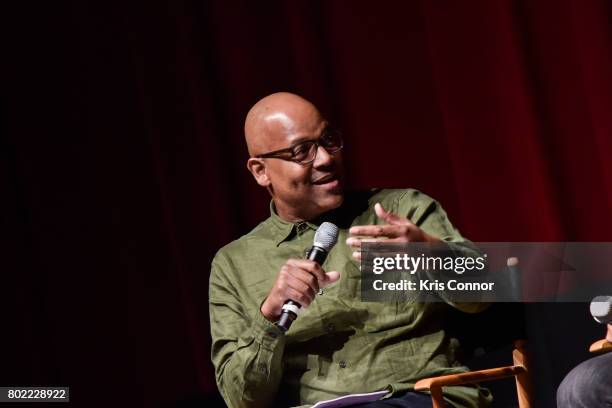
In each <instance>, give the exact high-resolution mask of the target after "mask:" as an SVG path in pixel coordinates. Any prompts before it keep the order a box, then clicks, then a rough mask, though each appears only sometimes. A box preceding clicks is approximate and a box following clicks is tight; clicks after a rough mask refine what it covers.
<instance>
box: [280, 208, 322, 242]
mask: <svg viewBox="0 0 612 408" xmlns="http://www.w3.org/2000/svg"><path fill="white" fill-rule="evenodd" d="M270 219H271V220H272V225H273V227H274V228H275V230H276V231H275V234H274V244H275V245H276V246H279V245H280V244H281V243H283V242H285V241H288V240H290V239H292V238H293V237H294V236H295V235H296V234H297V232H298V230H304V229H306V228H310V229H312V230H315V231H316V230H317V228H319V225H320V222H318V221H299V222H291V221H287V220H283V219H282V218H281V217H279V215H278V214H277V213H276V208H274V201H272V200H270Z"/></svg>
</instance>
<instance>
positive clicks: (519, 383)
mask: <svg viewBox="0 0 612 408" xmlns="http://www.w3.org/2000/svg"><path fill="white" fill-rule="evenodd" d="M525 347H526V342H525V341H524V340H518V341H516V342H515V343H514V351H513V352H512V359H513V363H514V364H513V365H511V366H506V367H497V368H490V369H487V370H478V371H469V372H467V373H461V374H450V375H443V376H440V377H431V378H424V379H422V380H420V381H418V382H417V383H416V384H415V385H414V389H415V391H429V392H430V393H431V402H432V405H433V408H444V407H445V404H446V403H445V402H444V398H443V395H442V387H445V386H451V385H463V384H474V383H478V382H482V381H493V380H499V379H503V378H510V377H514V378H515V380H516V392H517V397H518V403H519V408H531V401H532V398H531V395H532V394H531V381H530V379H529V365H528V359H527V352H526V349H525Z"/></svg>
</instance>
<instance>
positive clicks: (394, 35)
mask: <svg viewBox="0 0 612 408" xmlns="http://www.w3.org/2000/svg"><path fill="white" fill-rule="evenodd" d="M11 11H13V12H7V13H5V14H4V17H5V20H6V24H5V27H6V28H7V34H6V35H5V43H6V44H5V57H4V58H3V60H4V62H5V65H6V67H7V69H6V71H5V75H4V80H5V86H4V89H5V90H6V91H5V92H6V93H5V95H7V97H8V110H7V115H6V118H7V122H6V123H7V132H6V133H5V135H6V137H3V138H2V141H1V142H0V143H1V149H0V154H1V155H2V159H3V160H2V163H3V164H2V171H1V172H0V174H1V179H0V180H1V181H2V185H3V186H4V187H3V189H4V190H5V191H6V194H3V200H2V201H3V207H4V211H3V215H2V217H3V221H4V224H5V225H6V227H5V228H3V230H4V234H3V235H4V236H5V237H6V240H5V244H4V245H3V246H4V250H5V255H4V260H3V261H2V269H3V275H4V277H5V284H4V285H3V286H4V287H3V290H4V291H5V292H6V293H5V296H3V299H8V300H9V305H10V306H8V307H6V308H4V313H3V314H5V315H6V316H5V317H6V318H5V322H6V323H5V325H6V327H7V328H6V329H4V331H5V332H6V333H7V335H6V336H4V340H5V342H6V343H7V345H6V347H5V351H6V353H7V356H6V361H8V362H9V363H7V364H6V365H5V364H4V363H3V369H2V375H1V378H0V379H1V380H2V383H3V384H6V385H70V386H71V387H72V400H73V401H74V404H76V405H81V406H108V404H109V403H114V402H115V401H119V402H117V404H121V405H124V404H123V403H122V401H123V402H126V401H130V402H131V403H132V404H135V405H137V406H140V405H142V406H157V405H159V404H175V403H176V402H178V401H181V400H189V399H190V398H196V397H198V396H201V395H204V394H207V393H214V391H215V389H216V388H215V385H214V377H213V376H212V370H211V366H210V363H209V350H210V339H209V329H208V312H207V290H208V289H207V279H208V273H209V265H210V261H211V259H212V256H213V255H214V253H215V252H216V250H218V249H219V248H220V247H221V246H222V245H224V244H226V243H228V242H229V241H231V240H233V239H236V238H237V237H239V236H240V235H242V234H244V233H246V232H248V231H249V230H250V229H251V228H252V227H253V226H255V225H256V224H257V223H258V222H259V221H261V220H263V219H264V218H265V217H266V216H267V212H268V202H269V199H268V197H267V195H266V193H265V192H264V191H262V190H261V189H260V188H259V187H258V186H257V185H256V184H255V183H254V181H253V180H252V178H251V176H250V175H249V174H248V172H247V171H246V168H245V161H246V158H247V152H246V149H245V146H244V143H243V135H242V123H243V119H244V116H245V114H246V112H247V111H248V109H249V107H250V106H251V105H252V104H253V103H254V102H256V101H257V99H259V98H261V97H263V96H265V95H267V94H269V93H272V92H275V91H280V90H287V91H293V92H297V93H299V94H302V95H304V96H305V97H306V98H308V99H310V100H312V101H313V102H314V103H315V104H316V105H317V106H319V107H320V108H321V110H322V111H323V112H324V113H325V115H326V116H327V117H328V118H329V119H330V120H331V121H332V122H333V123H335V124H336V125H337V126H338V127H340V128H341V129H343V130H344V132H345V134H346V138H347V147H346V162H347V172H348V175H349V180H350V184H351V186H352V187H353V188H370V187H400V188H403V187H415V188H418V189H421V190H423V191H425V192H426V193H428V194H429V195H432V196H433V197H435V198H437V199H438V200H439V201H440V202H441V203H442V204H443V205H444V207H445V208H446V210H447V211H448V213H449V214H450V217H451V219H452V220H453V221H454V223H455V224H456V225H457V226H459V227H460V229H461V230H462V231H463V233H464V234H465V235H466V236H468V237H469V238H471V239H472V240H474V241H513V240H516V241H559V240H568V241H610V240H612V232H611V231H612V217H610V213H611V208H612V160H611V158H612V155H611V152H612V115H611V112H612V75H611V73H612V61H611V58H610V56H611V55H612V29H611V27H612V25H611V19H612V4H611V3H610V2H608V1H605V0H600V1H596V0H588V1H584V0H580V1H578V0H575V1H570V0H554V1H552V0H550V1H527V0H522V1H488V0H482V1H470V2H463V1H410V2H391V1H388V2H376V3H372V2H366V1H299V2H298V1H295V2H283V1H266V2H248V1H209V2H200V1H187V0H184V1H168V2H161V1H156V2H118V3H117V4H111V3H109V2H86V1H74V2H63V3H58V2H40V3H39V4H32V3H27V4H23V5H21V6H14V10H11ZM556 310H558V309H556ZM564 310H565V309H564ZM574 310H575V311H576V319H575V320H576V321H577V322H582V323H577V322H574V323H575V324H582V326H583V329H584V330H586V331H587V332H588V331H589V330H590V332H588V333H589V334H588V335H584V336H580V335H576V336H569V335H567V334H566V333H565V332H564V330H567V329H568V324H569V323H568V321H567V319H564V318H560V317H559V316H560V314H558V313H557V314H556V312H554V311H548V312H542V311H540V312H538V311H534V313H535V314H537V313H542V315H545V316H546V322H547V325H542V326H544V327H548V328H547V329H545V328H542V330H544V332H542V333H541V334H542V336H541V337H540V338H543V339H544V340H542V341H543V343H541V344H543V345H544V346H541V348H543V349H546V350H549V352H550V350H557V353H556V354H555V356H557V357H559V356H565V359H564V360H563V359H561V360H559V359H557V360H555V361H552V360H553V359H552V357H551V358H550V359H549V360H550V361H549V362H548V363H545V364H543V367H544V368H543V369H542V370H543V373H544V374H545V375H546V376H547V378H546V379H544V380H543V381H544V383H545V384H544V385H545V386H544V391H543V392H542V393H543V395H544V397H543V398H544V399H546V398H548V400H547V401H552V400H551V398H554V395H553V394H554V388H555V387H556V385H557V384H558V383H559V381H560V380H561V378H562V377H563V375H564V374H565V373H566V372H567V370H568V369H569V367H571V366H572V365H573V364H575V363H576V362H577V361H580V359H582V358H585V356H586V353H582V352H580V351H577V350H582V349H583V348H584V349H586V347H587V346H588V344H589V342H590V341H591V340H594V339H595V338H594V337H597V336H599V335H600V334H603V328H601V327H597V326H595V325H594V323H591V322H590V321H589V317H588V310H587V309H586V308H585V307H584V305H579V306H577V308H575V309H574ZM555 316H556V317H557V318H556V319H555ZM8 328H10V329H8ZM560 332H563V333H564V337H568V339H566V340H564V341H557V343H554V341H555V340H558V337H557V334H559V333H560ZM600 332H601V333H600ZM593 336H594V337H593ZM569 337H571V339H570V338H569ZM546 341H550V343H551V344H553V343H554V344H556V346H555V345H553V346H550V344H548V343H546ZM546 344H548V346H545V345H546ZM566 346H567V347H569V349H571V351H570V352H568V351H567V350H565V349H563V347H566ZM555 347H556V348H555ZM544 360H546V359H544ZM547 361H548V360H547Z"/></svg>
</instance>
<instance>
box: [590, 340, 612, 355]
mask: <svg viewBox="0 0 612 408" xmlns="http://www.w3.org/2000/svg"><path fill="white" fill-rule="evenodd" d="M589 351H590V352H591V353H606V352H608V351H612V343H610V342H609V341H608V340H606V339H602V340H597V341H596V342H595V343H593V344H591V347H590V348H589Z"/></svg>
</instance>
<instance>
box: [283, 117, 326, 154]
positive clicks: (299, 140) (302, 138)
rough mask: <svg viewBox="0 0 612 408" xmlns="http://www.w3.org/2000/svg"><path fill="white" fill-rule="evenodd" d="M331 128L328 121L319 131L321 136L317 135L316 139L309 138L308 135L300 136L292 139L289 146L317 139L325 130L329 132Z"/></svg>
mask: <svg viewBox="0 0 612 408" xmlns="http://www.w3.org/2000/svg"><path fill="white" fill-rule="evenodd" d="M331 129H332V127H331V125H330V124H329V123H327V124H326V125H325V127H324V128H323V131H322V132H321V136H319V137H318V138H316V139H311V138H309V137H307V136H302V137H299V138H297V139H295V140H294V141H293V142H292V143H291V145H290V146H289V148H292V147H295V146H297V145H299V144H300V143H304V142H312V141H315V140H318V139H320V138H321V137H323V135H325V133H326V132H329V131H330V130H331Z"/></svg>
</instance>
